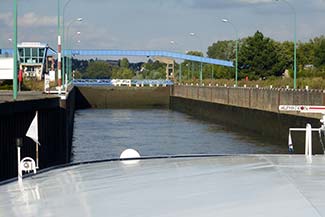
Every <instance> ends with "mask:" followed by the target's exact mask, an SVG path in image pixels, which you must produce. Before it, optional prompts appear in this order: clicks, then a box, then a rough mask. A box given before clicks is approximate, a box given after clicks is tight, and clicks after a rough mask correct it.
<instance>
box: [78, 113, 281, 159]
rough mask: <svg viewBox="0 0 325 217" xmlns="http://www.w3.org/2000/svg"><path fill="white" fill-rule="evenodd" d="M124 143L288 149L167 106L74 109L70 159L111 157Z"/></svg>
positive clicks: (170, 148)
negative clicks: (168, 108)
mask: <svg viewBox="0 0 325 217" xmlns="http://www.w3.org/2000/svg"><path fill="white" fill-rule="evenodd" d="M127 148H134V149H137V150H138V151H139V152H140V153H141V155H142V156H156V155H178V154H279V153H287V145H286V144H278V143H276V142H275V141H272V140H270V139H269V138H268V139H266V138H264V137H263V136H261V135H258V134H255V133H252V132H248V131H244V130H241V129H238V128H232V127H229V126H225V125H219V124H216V123H213V122H211V121H209V120H203V119H198V118H197V117H193V116H189V115H187V114H184V113H180V112H176V111H171V110H167V109H132V110H129V109H106V110H105V109H98V110H96V109H89V110H79V111H77V112H76V115H75V128H74V141H73V148H72V161H73V162H81V161H89V160H101V159H108V158H115V157H118V156H119V154H120V153H121V152H122V151H123V150H124V149H127Z"/></svg>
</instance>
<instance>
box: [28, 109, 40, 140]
mask: <svg viewBox="0 0 325 217" xmlns="http://www.w3.org/2000/svg"><path fill="white" fill-rule="evenodd" d="M26 136H27V137H29V138H31V139H32V140H34V142H36V143H37V144H40V143H39V141H38V112H36V115H35V117H34V119H33V121H32V123H31V125H30V126H29V129H28V131H27V133H26Z"/></svg>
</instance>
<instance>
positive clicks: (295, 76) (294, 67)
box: [275, 0, 297, 89]
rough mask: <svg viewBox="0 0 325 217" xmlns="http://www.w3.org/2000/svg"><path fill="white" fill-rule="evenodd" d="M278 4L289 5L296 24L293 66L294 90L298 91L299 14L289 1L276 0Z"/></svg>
mask: <svg viewBox="0 0 325 217" xmlns="http://www.w3.org/2000/svg"><path fill="white" fill-rule="evenodd" d="M275 1H277V2H279V1H283V2H284V3H286V4H287V5H289V7H290V9H291V10H292V13H293V19H294V20H293V22H294V24H293V25H294V33H293V34H294V36H293V37H294V39H293V41H294V48H293V55H294V66H293V88H294V89H296V88H297V13H296V10H295V8H294V6H293V5H292V4H290V2H288V1H287V0H275Z"/></svg>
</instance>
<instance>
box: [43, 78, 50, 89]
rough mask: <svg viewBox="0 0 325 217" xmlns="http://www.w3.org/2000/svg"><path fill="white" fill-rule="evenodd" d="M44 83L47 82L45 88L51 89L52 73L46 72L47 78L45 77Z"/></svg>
mask: <svg viewBox="0 0 325 217" xmlns="http://www.w3.org/2000/svg"><path fill="white" fill-rule="evenodd" d="M44 80H45V81H44V83H45V90H48V89H50V80H51V79H50V75H47V74H45V78H44Z"/></svg>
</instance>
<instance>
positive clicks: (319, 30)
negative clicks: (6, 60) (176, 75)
mask: <svg viewBox="0 0 325 217" xmlns="http://www.w3.org/2000/svg"><path fill="white" fill-rule="evenodd" d="M17 1H18V14H19V17H18V23H19V31H18V41H19V42H22V41H39V42H44V43H48V44H49V45H50V46H51V47H53V48H55V49H56V47H57V45H56V43H57V0H17ZM67 1H68V0H61V2H62V5H65V4H66V3H67ZM287 1H288V2H289V3H290V4H291V5H292V6H293V7H294V9H295V11H296V14H297V39H298V40H300V41H308V40H309V39H311V38H313V37H317V36H321V35H325V0H287ZM12 17H13V1H12V0H0V47H11V44H10V41H9V40H8V39H9V38H12V35H13V30H12V29H13V28H12V26H13V24H12ZM78 17H82V18H83V21H82V22H76V21H75V20H76V19H77V18H78ZM223 18H226V19H228V20H230V21H231V22H232V23H233V25H234V26H235V27H236V28H237V30H238V34H239V37H240V38H242V37H247V36H251V35H253V34H254V33H255V32H256V31H257V30H259V31H261V32H262V33H263V34H264V35H265V36H267V37H271V38H273V39H275V40H279V41H285V40H290V41H292V40H293V35H294V25H293V24H294V16H293V10H292V8H290V6H289V5H288V4H286V2H285V1H284V0H279V1H276V0H71V1H70V2H69V3H68V4H67V5H66V7H65V23H66V26H67V25H68V23H71V25H70V29H69V36H67V38H69V39H70V40H71V44H72V46H73V48H75V49H131V50H135V49H145V50H169V51H178V52H186V51H188V50H199V51H204V53H206V50H207V47H208V46H209V45H211V44H212V43H214V42H216V41H218V40H231V39H235V38H236V34H235V29H234V28H233V27H232V26H231V25H230V24H229V23H223V22H221V19H223ZM66 29H67V28H66ZM66 32H67V30H66ZM77 32H80V33H81V34H80V35H78V34H77ZM190 33H195V35H194V36H191V35H190ZM79 40H80V43H78V41H79ZM171 41H174V42H175V43H170V42H171Z"/></svg>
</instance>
